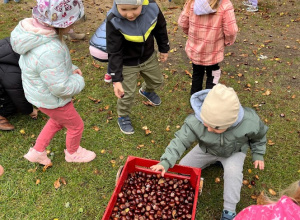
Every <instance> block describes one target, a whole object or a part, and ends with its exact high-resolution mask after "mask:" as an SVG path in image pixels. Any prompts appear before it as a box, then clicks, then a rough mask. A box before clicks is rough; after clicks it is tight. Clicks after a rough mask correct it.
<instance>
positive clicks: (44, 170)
mask: <svg viewBox="0 0 300 220" xmlns="http://www.w3.org/2000/svg"><path fill="white" fill-rule="evenodd" d="M49 167H52V163H50V164H48V165H45V166H44V167H43V172H46V170H47V169H48V168H49Z"/></svg>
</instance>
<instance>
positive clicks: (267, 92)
mask: <svg viewBox="0 0 300 220" xmlns="http://www.w3.org/2000/svg"><path fill="white" fill-rule="evenodd" d="M262 95H266V96H268V95H271V90H269V89H267V91H266V92H264V93H263V94H262Z"/></svg>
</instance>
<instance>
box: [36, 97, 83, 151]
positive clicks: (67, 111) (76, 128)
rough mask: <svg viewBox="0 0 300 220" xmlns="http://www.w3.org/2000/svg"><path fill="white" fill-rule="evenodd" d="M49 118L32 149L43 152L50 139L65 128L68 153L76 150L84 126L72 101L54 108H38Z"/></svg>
mask: <svg viewBox="0 0 300 220" xmlns="http://www.w3.org/2000/svg"><path fill="white" fill-rule="evenodd" d="M39 110H40V111H41V112H43V113H44V114H46V115H48V116H49V117H50V119H49V120H48V122H47V124H46V125H45V126H44V128H43V130H42V131H41V133H40V134H39V136H38V138H37V140H36V142H35V145H34V147H33V148H34V149H35V150H37V151H40V152H43V151H44V150H45V149H46V147H47V146H48V145H49V143H50V141H51V140H52V138H53V137H54V135H55V134H56V132H58V131H60V130H61V129H62V128H66V129H67V136H66V148H67V150H68V152H69V153H70V154H73V153H75V152H76V151H77V149H78V147H79V145H80V140H81V137H82V132H83V128H84V124H83V121H82V119H81V117H80V115H79V114H78V112H77V111H76V109H75V108H74V105H73V103H72V102H70V103H68V104H66V105H65V106H63V107H59V108H56V109H46V108H39Z"/></svg>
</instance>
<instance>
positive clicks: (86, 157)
mask: <svg viewBox="0 0 300 220" xmlns="http://www.w3.org/2000/svg"><path fill="white" fill-rule="evenodd" d="M65 155H66V156H65V159H66V161H67V162H75V163H86V162H90V161H92V160H94V159H95V157H96V154H95V153H94V152H93V151H90V150H87V149H85V148H83V147H80V146H79V148H78V149H77V151H76V152H75V153H73V154H69V152H68V151H67V150H65Z"/></svg>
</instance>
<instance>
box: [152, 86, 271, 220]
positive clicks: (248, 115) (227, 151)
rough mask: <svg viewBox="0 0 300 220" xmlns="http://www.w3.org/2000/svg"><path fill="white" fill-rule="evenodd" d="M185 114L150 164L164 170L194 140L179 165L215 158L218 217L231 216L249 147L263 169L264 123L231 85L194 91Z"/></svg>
mask: <svg viewBox="0 0 300 220" xmlns="http://www.w3.org/2000/svg"><path fill="white" fill-rule="evenodd" d="M191 105H192V107H193V109H194V112H195V114H192V115H189V116H188V117H187V118H186V119H185V122H184V124H183V126H182V127H181V129H180V130H179V131H177V132H176V133H175V138H174V139H173V140H171V142H170V144H169V145H168V147H167V148H166V150H165V153H164V154H163V155H162V157H161V158H160V163H159V164H157V165H154V166H152V167H151V169H152V170H154V171H162V176H163V175H164V174H165V172H166V171H167V170H168V169H169V168H170V167H173V166H174V165H175V163H176V161H177V160H178V159H179V158H180V157H181V156H182V154H183V153H184V152H185V151H186V150H187V149H188V148H190V147H191V145H192V144H193V143H194V142H198V144H197V145H196V146H195V147H194V148H193V149H192V150H191V151H190V152H189V153H188V154H187V155H186V156H185V157H184V158H183V159H182V160H181V161H180V163H179V164H180V165H184V166H192V167H199V168H202V169H204V168H205V167H207V166H209V165H211V164H214V163H215V162H216V161H219V162H221V163H222V165H223V168H224V196H223V198H224V210H223V213H222V217H221V220H228V219H229V220H230V219H233V218H234V216H235V215H236V211H235V209H236V204H237V203H238V202H239V201H240V192H241V187H242V180H243V165H244V160H245V157H246V153H247V151H248V149H249V147H250V149H251V151H252V159H253V164H254V167H255V168H259V169H260V170H263V169H264V159H263V155H264V154H265V151H266V133H267V130H268V127H267V126H266V125H264V123H263V122H262V121H261V120H260V118H259V117H258V115H257V114H256V112H255V111H254V110H253V109H250V108H246V107H242V106H241V104H240V102H239V99H238V96H237V94H236V93H235V91H234V90H233V89H232V88H229V87H226V86H224V85H222V84H217V85H216V86H215V87H213V88H212V89H206V90H202V91H200V92H197V93H194V94H193V95H192V97H191Z"/></svg>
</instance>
